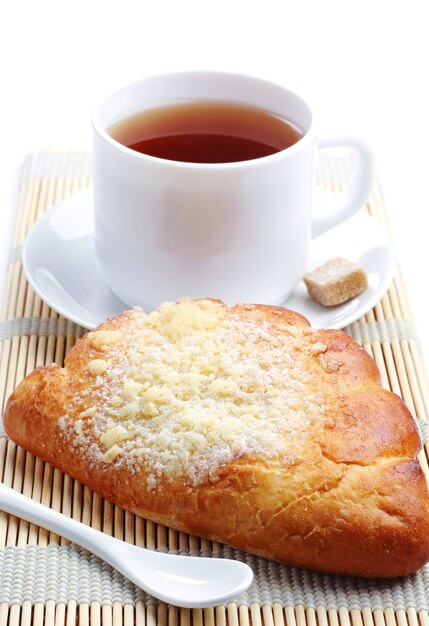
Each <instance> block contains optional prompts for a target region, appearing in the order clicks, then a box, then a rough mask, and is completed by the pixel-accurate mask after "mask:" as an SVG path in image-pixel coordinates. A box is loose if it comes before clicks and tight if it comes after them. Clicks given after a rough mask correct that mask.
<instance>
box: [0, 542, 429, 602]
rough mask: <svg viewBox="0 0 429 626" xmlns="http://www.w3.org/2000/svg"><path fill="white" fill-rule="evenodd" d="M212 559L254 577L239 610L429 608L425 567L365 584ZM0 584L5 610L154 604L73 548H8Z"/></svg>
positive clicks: (227, 553) (1, 556) (256, 560)
mask: <svg viewBox="0 0 429 626" xmlns="http://www.w3.org/2000/svg"><path fill="white" fill-rule="evenodd" d="M211 554H212V553H211ZM212 556H214V554H212ZM216 556H220V557H223V558H231V557H232V558H236V559H238V560H242V561H244V562H246V563H247V564H248V565H250V567H252V569H253V571H254V574H255V579H254V582H253V583H252V586H251V587H250V589H249V591H248V592H247V593H245V594H243V595H242V596H241V597H240V598H238V599H237V602H238V604H244V605H247V606H250V605H251V604H252V603H258V604H260V605H262V606H264V605H272V604H274V603H280V604H282V605H283V606H298V605H304V606H305V607H306V608H314V609H315V608H317V607H319V606H323V607H325V608H326V609H328V610H329V609H335V608H342V607H344V608H347V609H362V608H364V607H368V608H370V609H371V610H375V609H381V610H385V609H387V608H395V609H404V610H406V609H408V608H414V609H416V610H417V611H421V610H428V608H429V606H428V600H427V599H428V598H429V567H428V566H426V567H425V568H423V570H420V571H419V572H417V573H416V574H414V575H412V576H404V577H402V578H398V579H395V580H385V579H381V580H374V579H372V580H365V579H363V578H352V577H350V576H346V577H342V576H333V575H323V574H317V573H315V572H310V571H307V570H301V569H298V568H294V567H287V566H286V565H281V564H279V563H275V562H274V561H269V560H267V559H263V558H260V557H257V556H254V555H251V554H247V553H244V552H240V551H239V550H234V549H233V548H228V547H223V548H221V549H219V550H218V551H217V554H216ZM0 581H1V583H0V603H2V602H5V603H7V604H22V603H23V602H25V601H28V602H31V603H32V604H34V603H37V602H42V603H46V602H48V601H54V602H57V603H60V602H64V603H67V602H69V601H71V600H74V601H75V602H77V603H79V604H82V603H90V602H99V603H100V604H102V605H112V604H113V603H114V602H120V603H122V604H135V603H136V602H138V601H140V600H141V601H144V602H145V603H146V604H153V603H156V600H155V599H154V598H152V597H151V596H149V595H148V594H146V593H145V592H143V591H142V590H141V589H139V588H137V587H136V586H135V585H133V584H132V583H130V582H129V581H128V580H127V579H126V578H124V577H123V576H121V574H119V573H118V572H117V571H116V570H114V569H112V568H111V567H110V566H109V565H107V564H106V563H104V562H103V561H101V560H99V559H98V558H97V557H95V556H93V555H91V554H90V553H88V552H86V551H85V550H83V549H81V548H79V547H77V546H74V545H72V546H58V545H53V544H52V545H48V546H43V547H42V546H36V545H31V546H26V547H19V548H18V547H15V546H8V547H6V548H4V549H3V550H0Z"/></svg>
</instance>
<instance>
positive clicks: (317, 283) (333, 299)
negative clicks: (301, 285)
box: [304, 257, 368, 306]
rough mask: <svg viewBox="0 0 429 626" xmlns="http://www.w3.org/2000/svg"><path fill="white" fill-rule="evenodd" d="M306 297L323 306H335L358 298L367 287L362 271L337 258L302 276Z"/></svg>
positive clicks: (352, 264)
mask: <svg viewBox="0 0 429 626" xmlns="http://www.w3.org/2000/svg"><path fill="white" fill-rule="evenodd" d="M304 282H305V284H306V286H307V290H308V295H309V296H310V297H311V298H313V300H317V302H320V304H323V305H324V306H335V305H336V304H341V303H343V302H346V301H347V300H350V299H351V298H354V297H355V296H358V295H359V294H360V293H362V291H364V290H365V289H366V288H367V287H368V279H367V276H366V274H365V272H364V270H363V269H362V268H361V267H360V266H359V265H357V263H353V262H352V261H349V260H348V259H343V258H341V257H337V258H335V259H331V260H330V261H327V262H326V263H325V264H324V265H321V266H320V267H317V268H316V269H315V270H312V271H311V272H307V274H304Z"/></svg>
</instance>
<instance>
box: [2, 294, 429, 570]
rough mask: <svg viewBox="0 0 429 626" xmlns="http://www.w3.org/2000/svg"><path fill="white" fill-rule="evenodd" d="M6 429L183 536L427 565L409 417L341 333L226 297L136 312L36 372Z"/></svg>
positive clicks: (350, 561)
mask: <svg viewBox="0 0 429 626" xmlns="http://www.w3.org/2000/svg"><path fill="white" fill-rule="evenodd" d="M4 424H5V429H6V432H7V434H8V435H9V437H11V438H12V439H13V440H14V441H15V442H16V443H18V444H19V445H21V446H23V447H24V448H26V449H27V450H29V451H30V452H32V453H33V454H36V455H38V456H40V457H41V458H43V459H45V460H46V461H48V462H49V463H52V464H53V465H54V466H56V467H58V468H59V469H61V470H62V471H64V472H67V473H68V474H70V475H71V476H73V477H75V478H77V479H79V480H80V481H82V482H83V483H85V484H86V485H88V486H89V487H91V488H92V489H94V490H96V491H97V492H98V493H100V494H101V495H102V496H104V497H105V498H108V499H109V500H111V501H112V502H114V503H116V504H118V505H119V506H121V507H123V508H125V509H128V510H129V511H132V512H134V513H137V514H139V515H142V516H144V517H146V518H148V519H150V520H153V521H155V522H159V523H162V524H166V525H168V526H170V527H172V528H174V529H177V530H182V531H186V532H189V533H193V534H197V535H200V536H203V537H207V538H209V539H214V540H217V541H221V542H224V543H226V544H229V545H231V546H235V547H237V548H241V549H243V550H247V551H250V552H253V553H255V554H259V555H262V556H265V557H268V558H272V559H276V560H278V561H282V562H285V563H288V564H290V565H295V566H302V567H307V568H311V569H314V570H318V571H322V572H333V573H340V574H351V575H359V576H381V577H393V576H399V575H403V574H407V573H410V572H413V571H415V570H417V569H418V568H419V567H421V566H422V565H423V564H424V563H426V561H427V560H429V497H428V488H427V484H426V480H425V476H424V474H423V471H422V469H421V467H420V465H419V463H418V461H417V459H416V456H417V454H418V452H419V450H420V440H419V436H418V432H417V429H416V426H415V423H414V421H413V418H412V416H411V415H410V413H409V411H408V410H407V408H406V406H405V404H404V403H403V402H402V400H400V399H399V398H398V397H397V396H396V395H394V394H393V393H390V392H388V391H385V390H384V389H383V388H381V387H380V385H379V380H378V371H377V367H376V365H375V363H374V361H373V360H372V359H371V358H370V356H369V355H368V354H367V353H366V352H365V351H364V350H362V349H361V348H360V347H359V346H358V344H357V343H355V342H354V341H353V340H352V339H351V338H350V337H348V336H347V335H346V334H344V333H343V332H340V331H334V330H316V329H313V328H311V327H310V325H309V323H308V322H307V320H306V319H305V318H303V317H302V316H301V315H299V314H297V313H294V312H292V311H288V310H286V309H283V308H280V307H271V306H262V305H244V304H240V305H237V306H234V307H232V308H229V307H227V306H226V305H225V304H223V303H222V302H219V301H216V300H209V299H206V300H184V301H180V302H178V303H175V304H165V305H162V306H161V307H160V309H159V310H158V311H155V312H153V313H151V314H149V315H145V313H143V311H141V310H140V309H133V310H131V311H127V312H125V313H123V314H122V315H119V316H117V317H115V318H113V319H111V320H108V321H107V322H106V323H105V324H102V325H101V326H99V327H98V328H97V329H95V330H94V331H92V332H90V333H88V334H87V335H86V336H85V337H83V338H82V339H81V340H80V341H78V343H77V344H76V345H75V346H74V348H73V349H72V350H71V351H70V353H69V355H68V356H67V358H66V361H65V365H64V368H60V367H58V366H57V365H52V366H50V367H39V368H37V369H36V370H34V371H33V372H32V373H31V374H30V375H29V376H27V378H26V379H25V380H24V381H23V382H22V383H21V384H20V385H19V386H18V387H17V389H16V390H15V391H14V393H13V394H12V396H11V397H10V399H9V402H8V404H7V408H6V412H5V415H4Z"/></svg>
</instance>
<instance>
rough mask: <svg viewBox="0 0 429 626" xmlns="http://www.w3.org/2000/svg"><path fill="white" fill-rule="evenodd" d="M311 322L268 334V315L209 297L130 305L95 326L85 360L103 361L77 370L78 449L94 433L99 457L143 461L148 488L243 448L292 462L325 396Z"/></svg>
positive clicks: (198, 472) (199, 476)
mask: <svg viewBox="0 0 429 626" xmlns="http://www.w3.org/2000/svg"><path fill="white" fill-rule="evenodd" d="M304 330H305V332H306V333H307V337H305V336H304V334H305V333H304V331H303V330H302V329H301V328H297V327H287V325H284V328H279V329H278V331H277V332H273V328H272V325H271V323H270V322H269V321H267V320H264V318H263V317H262V318H257V317H256V316H253V315H252V314H251V312H249V314H247V315H245V316H243V315H240V314H238V313H233V312H231V310H230V309H228V308H226V307H224V306H222V305H221V304H219V303H217V302H213V301H209V300H199V301H191V300H185V301H182V302H180V303H178V304H166V305H163V306H162V307H161V308H160V309H159V311H156V312H154V313H151V314H150V315H145V314H144V313H143V312H142V311H141V310H139V309H135V310H134V311H133V312H132V314H130V316H129V320H128V322H127V323H126V324H125V325H124V326H123V327H122V328H121V330H120V331H118V330H115V331H114V332H113V333H112V332H108V331H98V332H96V333H91V335H90V342H91V345H92V349H91V351H90V353H91V352H92V354H90V358H89V359H88V360H89V362H94V361H95V360H97V359H103V360H104V361H105V362H106V363H108V366H107V367H106V368H105V369H103V368H101V367H98V366H97V367H95V366H90V367H89V370H91V369H92V370H93V371H92V373H91V371H88V367H87V368H86V370H85V372H82V377H88V380H87V381H85V387H86V388H88V385H89V392H88V393H87V394H86V395H85V396H83V395H81V396H80V397H78V398H76V400H75V407H74V408H75V410H79V409H80V408H81V411H80V415H79V419H78V420H77V421H74V422H73V421H72V419H71V418H70V419H68V418H67V417H66V418H63V426H64V429H65V430H67V431H68V433H69V434H71V436H72V437H73V441H74V443H75V445H77V446H82V448H84V447H85V438H86V437H87V435H86V433H88V432H89V431H90V432H91V433H92V436H94V435H95V440H96V442H97V443H96V444H93V445H92V447H91V454H92V455H93V459H94V461H97V460H98V461H102V462H105V463H115V464H118V465H121V464H125V465H126V466H127V468H128V469H129V470H130V471H131V472H134V471H136V470H137V469H138V468H141V467H142V466H144V467H145V472H146V476H147V486H148V489H153V488H156V485H157V482H158V480H159V479H160V478H164V479H174V478H176V477H177V476H182V477H183V479H184V480H187V481H189V482H190V483H192V484H197V483H199V482H200V481H201V480H203V479H205V478H208V479H209V480H211V481H213V482H215V481H216V480H217V478H216V476H217V473H218V471H219V468H221V467H222V465H224V464H225V463H228V462H230V461H232V460H233V459H236V458H240V457H242V456H243V455H249V454H250V455H251V454H255V453H256V454H263V455H265V456H266V457H279V458H280V457H281V458H282V459H285V460H286V461H287V462H290V463H292V464H293V463H294V462H295V461H296V460H297V459H298V457H299V454H300V451H301V450H302V449H303V447H304V446H305V442H306V441H308V437H309V436H310V433H311V429H312V428H313V427H314V425H315V424H317V423H320V421H321V420H323V419H325V417H326V405H327V402H326V397H325V395H324V393H322V392H321V386H320V384H316V382H315V381H316V379H317V378H319V379H320V373H321V366H320V363H319V362H318V361H317V356H318V354H320V353H323V352H324V350H325V349H326V347H325V346H323V345H322V344H320V343H319V344H316V343H315V342H314V346H315V347H314V346H313V344H312V343H311V341H309V340H308V333H309V332H311V331H309V330H308V329H304ZM103 333H104V334H103ZM315 341H316V340H315ZM312 346H313V347H312Z"/></svg>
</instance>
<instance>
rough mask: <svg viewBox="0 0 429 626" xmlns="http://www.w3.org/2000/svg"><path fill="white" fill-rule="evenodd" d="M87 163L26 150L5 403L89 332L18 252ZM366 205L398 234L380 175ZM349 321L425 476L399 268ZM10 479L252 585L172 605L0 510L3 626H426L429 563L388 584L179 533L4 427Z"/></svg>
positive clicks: (0, 356)
mask: <svg viewBox="0 0 429 626" xmlns="http://www.w3.org/2000/svg"><path fill="white" fill-rule="evenodd" d="M350 167H351V160H350V157H349V155H347V154H345V153H342V152H339V153H338V152H332V151H331V152H329V153H326V154H325V156H324V157H323V158H322V160H321V161H320V166H319V171H318V179H319V182H320V183H322V184H324V185H325V186H327V187H328V188H330V189H332V190H334V191H340V190H341V189H342V188H343V186H344V181H345V180H347V178H348V174H349V171H350ZM90 173H91V172H90V155H89V153H88V152H81V151H56V150H47V151H43V152H38V153H35V154H32V155H30V156H28V157H27V158H26V160H25V163H24V167H23V170H22V179H21V187H20V194H19V204H18V213H17V221H16V228H15V234H14V238H13V247H12V249H11V253H10V262H9V268H8V277H7V284H6V293H5V298H4V304H3V312H2V316H1V321H0V405H1V407H0V408H1V409H2V408H3V406H4V402H5V400H6V399H7V397H8V396H9V394H10V393H11V391H12V390H13V389H14V387H15V386H16V385H17V384H18V382H19V381H20V380H22V378H23V377H24V376H25V375H26V374H28V373H29V372H30V371H31V370H32V369H33V368H34V367H36V366H38V365H43V364H47V363H52V362H54V361H55V362H56V363H58V364H61V363H62V362H63V359H64V356H65V354H66V353H67V352H68V351H69V350H70V348H71V347H72V346H73V344H74V343H75V342H76V340H77V339H78V338H79V337H80V336H81V335H82V334H83V333H84V332H85V331H84V330H83V329H81V328H79V327H78V326H76V325H75V324H73V323H71V322H70V321H67V320H65V319H64V318H62V317H61V316H59V315H58V314H57V313H55V311H53V310H52V309H50V308H49V307H48V306H47V305H46V304H45V303H44V302H42V301H41V300H40V298H38V297H37V296H36V295H35V293H34V292H33V291H32V289H31V288H30V287H29V285H28V283H27V281H26V279H25V276H24V273H23V269H22V264H21V260H20V259H21V247H22V244H23V242H24V239H25V236H26V234H27V232H28V231H29V229H30V227H31V226H32V224H33V223H34V222H35V221H36V220H37V218H38V217H40V215H42V214H43V213H44V211H46V209H48V208H49V207H50V206H51V205H53V204H54V203H55V202H58V201H60V200H61V199H63V198H66V197H67V196H69V195H70V194H72V193H74V192H76V191H79V190H81V189H83V188H85V187H86V186H87V185H88V184H89V183H90ZM367 210H368V211H369V213H370V214H371V215H372V216H373V217H374V218H375V219H376V220H378V221H379V222H380V223H381V224H382V226H383V227H384V228H385V229H386V230H387V231H388V223H387V217H386V213H385V210H384V205H383V198H382V194H381V192H380V189H379V187H378V185H377V186H376V187H375V189H374V192H373V194H372V196H371V198H370V200H369V202H368V204H367ZM345 330H346V332H348V333H349V334H351V335H352V336H354V337H355V339H356V340H358V341H359V342H360V343H361V344H362V345H363V347H364V348H365V349H366V350H367V351H368V352H369V353H370V354H371V356H373V357H374V358H375V360H376V362H377V364H378V367H379V369H380V373H381V379H382V383H383V385H384V386H385V387H386V388H388V389H391V390H392V391H394V392H395V393H397V394H399V395H401V396H402V397H403V398H404V400H405V402H406V403H407V405H408V407H409V409H410V410H411V412H412V413H413V414H414V415H415V417H416V418H417V422H418V424H419V427H420V431H421V433H422V439H423V442H424V448H423V451H422V453H421V456H420V460H421V463H422V466H423V468H424V470H425V471H426V472H427V470H428V454H429V447H428V440H429V438H428V435H429V428H428V427H427V425H428V422H427V415H428V408H429V394H428V389H429V387H428V382H427V377H426V373H425V370H424V367H423V364H422V359H421V354H420V350H419V343H418V339H417V337H416V334H415V331H414V327H413V323H412V316H411V311H410V307H409V303H408V299H407V295H406V292H405V288H404V284H403V281H402V278H401V276H400V274H399V273H397V274H396V275H395V278H394V280H393V284H392V286H391V288H390V289H389V291H388V293H387V294H386V295H385V296H384V298H383V299H382V300H381V301H380V302H379V303H378V304H377V305H376V306H375V307H374V309H373V310H371V311H369V312H368V313H367V314H366V315H365V316H363V317H362V318H361V319H359V320H358V321H357V322H355V323H353V324H351V325H350V326H349V327H347V328H346V329H345ZM0 427H1V425H0ZM0 479H1V480H2V481H3V482H4V483H5V484H7V485H10V486H13V487H14V488H15V489H18V490H19V491H22V492H23V493H25V494H26V495H29V496H31V497H33V498H34V499H35V500H38V501H41V502H43V503H44V504H47V505H49V506H52V507H53V508H54V509H57V510H60V511H62V512H63V513H65V514H66V515H71V516H72V517H74V518H75V519H78V520H81V521H83V522H84V523H87V524H91V525H92V526H94V527H95V528H99V529H102V530H103V531H104V532H106V533H109V534H113V535H114V536H115V537H118V538H121V539H125V540H126V541H130V542H135V543H136V544H138V545H144V546H146V547H148V548H151V549H158V550H168V551H172V552H180V553H183V554H189V553H192V554H204V555H206V554H207V555H213V554H214V555H216V556H227V557H232V558H239V559H242V560H245V561H246V562H247V563H249V565H251V566H252V567H253V569H254V572H255V582H254V584H253V585H252V587H251V589H250V590H249V592H248V593H247V594H244V595H243V596H241V597H240V598H238V599H237V601H236V602H231V603H230V604H228V606H221V607H216V608H209V609H204V610H201V609H197V610H193V611H191V610H189V609H178V608H175V607H169V606H166V605H165V604H163V603H161V602H157V601H155V600H154V599H153V598H150V597H149V596H147V595H146V594H145V593H144V592H142V591H141V590H139V589H137V588H136V587H134V585H132V584H131V583H130V582H129V581H127V580H126V579H124V578H123V577H122V576H120V575H119V574H118V573H117V572H116V571H115V570H113V569H112V568H110V567H109V566H107V565H106V564H104V563H103V562H101V561H99V560H98V559H97V558H96V557H94V556H92V555H91V554H89V553H87V552H85V551H84V550H81V549H80V548H78V547H76V546H74V545H70V544H69V543H68V542H67V541H65V540H63V539H62V538H60V537H58V536H57V535H54V534H53V533H49V532H47V531H45V530H43V529H40V528H38V527H36V526H33V525H32V524H28V523H27V522H24V521H22V520H19V519H17V518H15V517H12V516H8V515H6V514H4V513H0V626H5V625H6V624H8V625H10V626H16V625H17V624H21V623H22V624H32V623H34V624H35V625H37V626H40V625H41V624H42V623H47V624H52V625H55V626H72V625H74V624H76V623H79V624H81V625H82V626H84V625H86V624H89V623H91V624H92V625H93V626H100V625H101V624H102V625H103V626H119V625H122V624H124V626H134V624H135V625H136V626H139V625H142V626H146V625H147V626H154V625H155V624H159V625H160V626H164V625H165V626H178V625H179V624H180V625H181V626H191V625H193V626H203V625H205V626H225V625H226V624H227V623H228V624H230V626H250V625H251V624H252V625H253V626H262V625H263V624H264V625H265V626H407V625H409V626H418V624H419V622H420V624H421V626H429V614H428V609H429V567H428V566H426V567H425V568H423V569H422V570H420V571H419V572H417V573H416V574H414V575H413V576H406V577H403V578H399V579H395V580H390V581H389V580H364V579H357V578H351V577H341V576H328V575H321V574H316V573H312V572H309V571H305V570H300V569H298V568H290V567H286V566H283V565H279V564H277V563H274V562H271V561H268V560H266V559H262V558H259V557H255V556H252V555H248V554H245V553H243V552H240V551H237V550H232V549H230V548H226V547H224V546H222V545H220V544H217V543H215V542H209V541H206V540H200V539H198V538H196V537H191V536H188V535H186V534H185V533H177V532H174V531H172V530H170V529H167V528H165V527H163V526H160V525H157V524H153V523H151V522H148V521H145V520H143V519H142V518H140V517H137V516H134V515H132V514H130V513H127V512H124V511H122V510H121V509H119V508H118V507H115V506H113V505H112V504H111V503H109V502H107V501H103V500H102V499H101V498H100V497H99V496H98V495H97V494H95V493H93V492H92V491H91V490H90V489H88V488H87V487H83V486H82V485H81V484H80V483H78V482H77V481H75V480H72V479H71V478H70V477H68V476H66V475H63V474H61V472H59V471H58V470H56V469H53V468H52V467H51V466H50V465H48V464H46V463H44V462H42V461H41V460H40V459H38V458H35V457H34V456H33V455H31V454H29V453H26V452H25V451H24V450H23V449H21V448H19V447H17V446H16V445H15V444H14V443H13V442H12V441H10V440H8V439H7V438H6V437H5V436H4V433H2V432H0Z"/></svg>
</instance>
